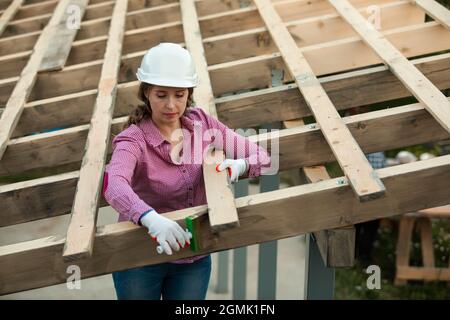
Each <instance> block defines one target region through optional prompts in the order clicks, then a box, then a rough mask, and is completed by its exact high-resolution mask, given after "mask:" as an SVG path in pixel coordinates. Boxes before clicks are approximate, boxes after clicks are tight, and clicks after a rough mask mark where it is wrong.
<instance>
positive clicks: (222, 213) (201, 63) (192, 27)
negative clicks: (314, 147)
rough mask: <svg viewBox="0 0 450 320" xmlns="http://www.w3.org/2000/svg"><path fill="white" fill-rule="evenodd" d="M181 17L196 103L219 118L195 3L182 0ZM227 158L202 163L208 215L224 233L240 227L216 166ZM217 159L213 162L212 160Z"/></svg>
mask: <svg viewBox="0 0 450 320" xmlns="http://www.w3.org/2000/svg"><path fill="white" fill-rule="evenodd" d="M180 6H181V15H182V19H183V31H184V37H185V41H186V47H187V49H188V50H189V51H190V53H191V55H192V58H193V59H194V62H195V69H196V71H197V74H198V81H199V83H198V85H197V87H196V88H195V90H194V100H195V101H196V103H197V104H198V106H199V107H200V108H202V109H203V110H204V111H205V112H206V113H208V114H209V115H210V116H211V117H214V118H217V111H216V105H215V103H214V94H213V91H212V87H211V80H210V79H209V74H208V64H207V63H206V59H205V52H204V48H203V41H202V34H201V32H200V25H199V22H198V16H197V10H196V8H195V3H194V0H181V1H180ZM224 159H225V156H224V153H223V151H220V152H219V150H217V151H213V153H212V155H211V157H208V158H207V159H206V161H207V162H208V163H203V177H204V181H205V189H206V199H207V201H208V216H209V222H210V225H211V228H212V230H214V231H215V232H220V231H224V230H227V229H230V228H234V227H238V226H239V217H238V214H237V210H236V205H235V204H234V194H233V191H232V190H231V187H230V186H229V184H228V182H227V174H228V173H227V171H225V172H222V173H220V174H218V173H217V172H216V170H215V167H216V165H217V164H220V163H221V162H222V161H223V160H224ZM211 160H214V161H211Z"/></svg>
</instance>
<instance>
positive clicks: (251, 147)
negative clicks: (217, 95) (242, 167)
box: [201, 110, 271, 178]
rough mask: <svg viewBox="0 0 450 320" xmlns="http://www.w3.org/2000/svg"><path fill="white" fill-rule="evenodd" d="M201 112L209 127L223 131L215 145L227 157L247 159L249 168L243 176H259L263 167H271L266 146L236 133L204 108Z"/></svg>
mask: <svg viewBox="0 0 450 320" xmlns="http://www.w3.org/2000/svg"><path fill="white" fill-rule="evenodd" d="M201 112H202V113H203V114H204V116H205V117H206V119H207V121H208V127H209V128H210V129H213V130H214V129H215V130H219V131H220V133H221V134H220V138H221V141H217V140H215V141H214V145H215V146H216V147H220V148H222V149H223V150H224V151H225V155H226V157H227V158H232V159H245V160H247V162H248V164H249V168H248V171H247V172H246V173H245V174H244V175H242V176H241V178H253V177H258V176H260V175H261V169H262V168H269V167H270V165H271V159H270V156H269V154H268V152H267V150H266V149H265V148H263V147H262V146H260V145H258V144H257V143H255V142H252V141H250V140H249V139H248V138H246V137H244V136H242V135H240V134H238V133H236V132H235V131H234V130H233V129H230V128H229V127H227V126H226V125H225V124H223V123H222V122H220V121H219V120H217V119H216V118H214V117H212V116H210V115H208V114H207V113H206V112H204V111H203V110H202V111H201ZM219 131H218V132H219Z"/></svg>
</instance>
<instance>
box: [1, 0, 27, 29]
mask: <svg viewBox="0 0 450 320" xmlns="http://www.w3.org/2000/svg"><path fill="white" fill-rule="evenodd" d="M23 1H24V0H14V1H12V2H11V4H10V5H9V6H8V8H7V9H6V10H5V11H4V12H3V14H2V15H1V16H0V36H1V35H2V33H3V31H5V29H6V27H7V26H8V24H9V23H10V21H11V20H12V19H13V18H14V15H15V14H16V12H17V11H18V10H19V7H20V6H21V5H22V3H23Z"/></svg>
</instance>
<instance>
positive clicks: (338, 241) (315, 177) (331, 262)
mask: <svg viewBox="0 0 450 320" xmlns="http://www.w3.org/2000/svg"><path fill="white" fill-rule="evenodd" d="M283 124H284V126H285V127H286V128H288V129H289V128H293V127H297V126H302V125H304V121H303V119H295V120H288V121H284V122H283ZM300 170H302V171H303V175H302V176H304V177H305V178H306V179H307V180H308V182H309V183H316V182H319V181H323V180H328V179H331V177H330V176H329V174H328V172H327V169H326V167H325V166H315V167H303V168H301V169H300ZM355 234H356V230H355V226H352V225H350V226H345V227H342V228H336V229H330V230H320V231H317V232H314V237H315V238H316V241H317V246H318V247H319V251H320V255H321V256H322V260H323V263H324V265H325V266H327V267H332V268H334V267H351V266H353V265H354V264H355Z"/></svg>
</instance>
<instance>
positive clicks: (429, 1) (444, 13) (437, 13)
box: [414, 0, 450, 29]
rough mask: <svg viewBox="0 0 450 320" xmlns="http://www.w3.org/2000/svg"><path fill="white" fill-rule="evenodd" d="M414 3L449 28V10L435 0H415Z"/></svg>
mask: <svg viewBox="0 0 450 320" xmlns="http://www.w3.org/2000/svg"><path fill="white" fill-rule="evenodd" d="M414 3H415V4H416V5H418V6H419V7H421V8H422V9H423V10H425V12H426V13H427V14H428V15H429V16H430V17H432V18H433V19H434V20H436V21H437V22H439V23H441V24H442V25H443V26H444V27H446V28H447V29H450V10H448V9H447V8H446V7H444V6H443V5H441V4H440V3H439V2H437V1H435V0H415V1H414Z"/></svg>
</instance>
